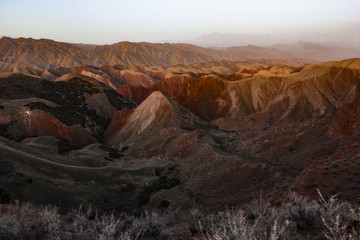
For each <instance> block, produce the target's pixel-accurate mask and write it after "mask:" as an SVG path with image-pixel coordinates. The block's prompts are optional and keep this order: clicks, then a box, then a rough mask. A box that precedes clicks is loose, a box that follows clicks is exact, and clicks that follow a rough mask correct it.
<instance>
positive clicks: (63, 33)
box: [0, 0, 360, 44]
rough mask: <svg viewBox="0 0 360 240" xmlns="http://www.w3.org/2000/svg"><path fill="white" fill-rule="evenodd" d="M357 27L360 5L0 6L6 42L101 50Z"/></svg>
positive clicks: (166, 2) (79, 1) (157, 2)
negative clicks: (39, 41) (51, 42)
mask: <svg viewBox="0 0 360 240" xmlns="http://www.w3.org/2000/svg"><path fill="white" fill-rule="evenodd" d="M356 22H360V0H337V1H336V0H246V1H242V0H218V1H213V0H176V1H175V0H118V1H115V0H71V1H70V0H59V1H57V0H0V36H10V37H33V38H51V39H55V40H58V41H66V42H82V43H96V44H105V43H114V42H119V41H125V40H128V41H150V42H163V41H184V40H189V39H193V38H196V37H198V36H200V35H203V34H207V33H212V32H221V33H234V34H250V35H253V34H272V35H276V34H284V33H288V34H297V35H302V34H305V33H306V32H309V33H311V34H312V33H314V32H320V33H327V32H333V33H336V32H337V31H342V30H343V29H344V28H346V26H347V24H353V23H356ZM344 26H345V27H344ZM357 26H359V25H357ZM353 31H357V32H360V29H355V30H353Z"/></svg>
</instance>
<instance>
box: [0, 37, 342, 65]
mask: <svg viewBox="0 0 360 240" xmlns="http://www.w3.org/2000/svg"><path fill="white" fill-rule="evenodd" d="M307 46H308V48H310V50H308V51H307V52H306V54H302V55H301V56H299V55H298V52H297V51H293V50H292V49H290V50H289V49H282V48H281V47H278V48H274V47H256V46H242V47H232V48H226V49H213V48H203V47H199V46H195V45H191V44H186V43H148V42H140V43H134V42H118V43H114V44H110V45H87V44H72V43H65V42H56V41H54V40H50V39H39V40H38V39H32V38H28V39H26V38H18V39H13V38H9V37H2V38H1V39H0V69H7V68H26V67H32V68H35V69H39V70H44V69H49V68H58V67H74V66H80V65H93V66H104V65H119V64H120V65H137V66H169V65H176V64H184V65H189V64H194V63H200V62H207V61H221V60H227V61H244V60H261V59H273V60H285V59H292V60H298V61H300V60H301V61H307V62H318V61H325V60H340V59H343V58H344V57H346V54H345V55H344V54H341V52H339V51H335V52H334V51H333V50H332V49H331V48H323V49H322V51H323V52H322V55H320V56H317V55H316V54H318V52H316V53H313V48H314V44H309V45H305V47H307ZM318 48H320V46H319V47H318ZM324 49H325V52H324ZM329 58H331V59H329Z"/></svg>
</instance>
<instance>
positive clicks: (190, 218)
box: [0, 192, 360, 240]
mask: <svg viewBox="0 0 360 240" xmlns="http://www.w3.org/2000/svg"><path fill="white" fill-rule="evenodd" d="M319 197H320V200H319V201H318V202H316V201H309V200H308V199H307V198H305V197H302V196H299V195H296V194H295V193H292V194H291V195H290V196H289V199H290V201H289V202H288V203H287V204H285V205H283V206H282V207H278V208H274V207H271V206H270V205H269V204H267V203H266V202H265V201H263V200H262V199H260V200H258V201H254V202H252V203H251V204H249V205H247V206H244V208H243V209H239V208H233V209H227V210H224V211H218V212H213V213H209V212H206V211H204V210H200V209H193V210H192V211H190V212H189V213H188V214H187V215H185V216H183V217H180V218H179V217H177V218H175V217H174V216H173V215H172V214H169V212H157V211H153V212H144V214H143V215H141V216H132V215H128V214H125V213H118V214H116V215H115V214H110V215H101V216H99V215H98V214H97V212H96V211H94V210H93V209H92V208H91V207H88V208H83V207H80V208H79V209H77V210H73V211H71V212H69V213H68V214H66V215H60V214H59V213H58V209H57V208H56V207H51V206H46V207H34V206H32V205H30V204H18V203H17V204H15V205H0V240H2V239H4V240H5V239H29V240H32V239H64V240H70V239H84V240H85V239H102V240H105V239H106V240H113V239H121V240H132V239H141V238H142V237H156V238H159V237H160V238H162V239H166V238H167V237H169V235H168V234H161V233H164V232H166V231H163V230H165V229H167V228H169V227H171V226H175V225H176V224H179V223H181V222H182V223H184V222H186V223H188V225H190V230H191V232H192V234H193V235H194V236H193V239H209V240H220V239H221V240H222V239H224V240H230V239H239V240H241V239H252V240H258V239H259V240H260V239H261V240H264V239H266V240H281V239H286V240H291V239H340V240H353V239H360V208H359V206H357V205H355V204H354V203H349V202H341V201H339V200H337V198H336V196H333V197H330V198H329V199H327V200H326V199H325V198H324V196H323V195H322V194H321V193H320V192H319Z"/></svg>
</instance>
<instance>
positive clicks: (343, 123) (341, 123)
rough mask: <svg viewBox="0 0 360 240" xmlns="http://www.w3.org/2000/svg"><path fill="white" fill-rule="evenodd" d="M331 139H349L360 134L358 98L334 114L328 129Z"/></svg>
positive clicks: (359, 101)
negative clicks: (342, 137)
mask: <svg viewBox="0 0 360 240" xmlns="http://www.w3.org/2000/svg"><path fill="white" fill-rule="evenodd" d="M329 132H330V135H331V136H332V137H341V136H344V137H351V136H352V135H354V134H358V133H360V97H358V99H357V101H356V102H354V103H350V104H347V105H345V106H343V107H342V108H340V109H339V111H337V112H336V114H335V116H334V118H333V120H332V122H331V124H330V128H329Z"/></svg>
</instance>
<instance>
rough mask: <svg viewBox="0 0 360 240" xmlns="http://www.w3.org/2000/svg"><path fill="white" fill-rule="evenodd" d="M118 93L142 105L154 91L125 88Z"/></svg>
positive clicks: (140, 88)
mask: <svg viewBox="0 0 360 240" xmlns="http://www.w3.org/2000/svg"><path fill="white" fill-rule="evenodd" d="M117 92H118V93H120V94H121V95H123V96H124V97H126V98H127V99H129V100H131V101H133V102H135V103H136V104H140V103H142V102H143V101H144V100H145V99H146V98H147V97H148V96H149V95H150V94H151V93H152V90H151V89H148V88H144V87H143V86H136V87H135V86H125V87H123V88H120V89H118V90H117Z"/></svg>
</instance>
